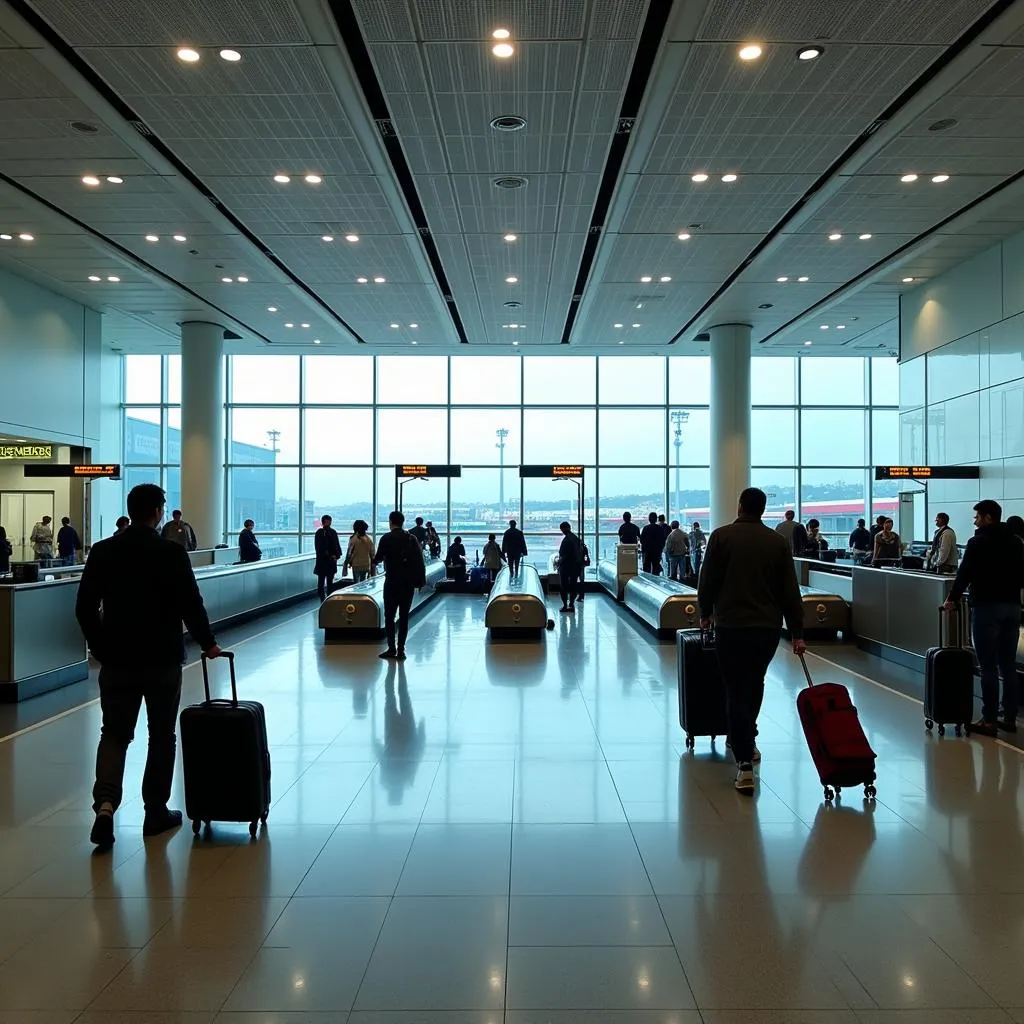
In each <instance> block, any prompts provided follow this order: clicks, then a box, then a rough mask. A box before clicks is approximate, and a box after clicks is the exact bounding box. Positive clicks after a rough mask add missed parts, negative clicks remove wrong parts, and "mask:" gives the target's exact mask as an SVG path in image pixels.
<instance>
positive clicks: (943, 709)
mask: <svg viewBox="0 0 1024 1024" xmlns="http://www.w3.org/2000/svg"><path fill="white" fill-rule="evenodd" d="M960 615H961V610H960V608H957V610H956V611H955V612H953V624H954V627H955V632H956V635H955V636H954V638H953V643H952V644H951V645H950V646H948V647H945V646H941V645H942V619H943V615H942V609H941V608H940V609H939V644H940V646H939V647H929V648H928V653H927V654H926V655H925V662H924V724H925V727H926V728H928V729H931V727H932V725H938V727H939V735H940V736H943V735H945V732H946V728H945V727H946V726H947V725H954V726H956V734H957V736H959V735H960V733H961V731H962V729H966V728H968V727H969V726H970V724H971V719H972V718H973V717H974V655H973V654H972V653H971V652H970V651H969V650H968V649H967V648H966V647H964V646H963V644H962V643H961V637H960V630H961V618H960Z"/></svg>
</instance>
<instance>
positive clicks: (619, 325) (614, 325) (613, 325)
mask: <svg viewBox="0 0 1024 1024" xmlns="http://www.w3.org/2000/svg"><path fill="white" fill-rule="evenodd" d="M621 326H622V324H612V327H616V328H617V327H621Z"/></svg>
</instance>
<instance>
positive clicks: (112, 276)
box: [107, 274, 121, 284]
mask: <svg viewBox="0 0 1024 1024" xmlns="http://www.w3.org/2000/svg"><path fill="white" fill-rule="evenodd" d="M107 280H108V281H109V282H110V283H111V284H117V282H118V281H120V280H121V278H119V277H118V276H117V275H116V274H108V275H107Z"/></svg>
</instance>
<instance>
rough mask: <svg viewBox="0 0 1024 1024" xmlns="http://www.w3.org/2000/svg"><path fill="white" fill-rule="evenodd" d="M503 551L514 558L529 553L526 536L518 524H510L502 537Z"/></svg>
mask: <svg viewBox="0 0 1024 1024" xmlns="http://www.w3.org/2000/svg"><path fill="white" fill-rule="evenodd" d="M501 553H502V554H503V555H505V556H506V557H507V556H509V555H511V556H512V557H513V558H515V557H517V556H522V555H525V554H527V551H526V538H525V537H524V536H523V531H522V530H520V529H519V527H517V526H510V527H509V528H508V529H507V530H506V531H505V533H504V534H503V535H502V538H501Z"/></svg>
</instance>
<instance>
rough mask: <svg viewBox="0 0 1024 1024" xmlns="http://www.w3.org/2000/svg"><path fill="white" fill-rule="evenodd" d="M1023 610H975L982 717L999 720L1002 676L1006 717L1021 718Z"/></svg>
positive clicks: (997, 606) (1000, 606) (973, 627)
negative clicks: (1019, 649)
mask: <svg viewBox="0 0 1024 1024" xmlns="http://www.w3.org/2000/svg"><path fill="white" fill-rule="evenodd" d="M1019 627H1020V607H1019V606H1018V605H1016V604H983V605H975V607H974V608H973V609H972V610H971V631H972V634H973V636H974V650H975V652H976V653H977V655H978V663H979V664H980V665H981V717H982V718H983V719H984V720H985V721H986V722H994V721H996V719H997V718H998V717H999V676H1000V675H1002V677H1003V718H1004V719H1006V720H1007V721H1010V722H1012V721H1014V720H1015V719H1016V718H1017V664H1016V662H1017V640H1018V636H1019Z"/></svg>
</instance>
